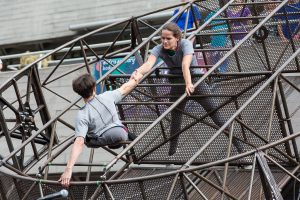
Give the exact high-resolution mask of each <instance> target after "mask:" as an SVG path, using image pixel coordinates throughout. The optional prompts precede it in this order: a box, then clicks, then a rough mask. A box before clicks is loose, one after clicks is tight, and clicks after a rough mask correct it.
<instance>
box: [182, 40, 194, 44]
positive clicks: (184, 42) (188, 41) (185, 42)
mask: <svg viewBox="0 0 300 200" xmlns="http://www.w3.org/2000/svg"><path fill="white" fill-rule="evenodd" d="M180 44H181V45H189V44H192V42H191V41H190V40H188V39H181V40H180Z"/></svg>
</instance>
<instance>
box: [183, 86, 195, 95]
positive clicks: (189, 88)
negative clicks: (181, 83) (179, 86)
mask: <svg viewBox="0 0 300 200" xmlns="http://www.w3.org/2000/svg"><path fill="white" fill-rule="evenodd" d="M194 91H195V88H194V85H193V84H192V83H189V84H186V86H185V92H186V93H187V95H188V96H191V94H192V93H193V92H194Z"/></svg>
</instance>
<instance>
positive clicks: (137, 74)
mask: <svg viewBox="0 0 300 200" xmlns="http://www.w3.org/2000/svg"><path fill="white" fill-rule="evenodd" d="M141 78H143V74H142V73H140V72H139V71H138V70H137V69H136V70H135V71H134V72H133V73H132V74H131V76H130V79H133V80H135V81H137V82H139V81H140V80H141Z"/></svg>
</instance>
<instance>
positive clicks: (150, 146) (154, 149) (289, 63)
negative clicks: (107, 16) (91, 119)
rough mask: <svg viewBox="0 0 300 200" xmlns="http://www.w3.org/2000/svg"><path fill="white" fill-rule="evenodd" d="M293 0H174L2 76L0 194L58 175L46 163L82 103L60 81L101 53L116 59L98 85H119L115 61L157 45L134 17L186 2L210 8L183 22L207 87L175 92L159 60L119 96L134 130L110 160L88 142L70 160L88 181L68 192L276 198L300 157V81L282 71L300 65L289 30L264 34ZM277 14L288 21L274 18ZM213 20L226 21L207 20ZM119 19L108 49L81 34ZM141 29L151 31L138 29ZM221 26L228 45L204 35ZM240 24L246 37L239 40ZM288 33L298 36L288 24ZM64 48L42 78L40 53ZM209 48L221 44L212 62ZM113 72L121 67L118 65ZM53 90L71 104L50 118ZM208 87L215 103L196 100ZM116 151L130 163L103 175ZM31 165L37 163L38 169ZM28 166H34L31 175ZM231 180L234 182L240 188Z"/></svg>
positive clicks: (25, 190) (46, 189)
mask: <svg viewBox="0 0 300 200" xmlns="http://www.w3.org/2000/svg"><path fill="white" fill-rule="evenodd" d="M288 3H289V1H288V0H282V1H255V0H252V1H245V2H243V3H236V2H235V0H230V1H228V2H227V3H226V4H225V3H224V2H223V1H219V2H217V1H215V2H212V1H210V2H206V1H191V2H188V3H183V4H178V5H174V6H171V7H168V8H164V9H160V10H157V11H154V12H151V13H148V14H145V15H142V16H138V17H132V18H128V19H126V20H123V21H120V22H116V23H114V24H111V25H108V26H105V27H103V28H100V29H97V30H94V31H92V32H90V33H88V34H86V35H83V36H81V37H79V38H77V39H74V40H72V41H70V42H68V43H66V44H64V45H62V46H61V47H58V48H57V49H55V50H54V51H52V52H50V53H48V54H46V55H45V56H43V57H42V58H40V59H38V60H37V61H36V62H34V63H32V64H30V65H28V66H27V67H25V68H24V69H22V70H21V71H20V72H19V73H17V74H16V75H14V76H13V77H11V78H10V79H9V80H7V81H6V82H5V83H3V84H2V85H1V87H0V107H1V109H0V142H1V141H5V144H6V145H7V147H6V148H7V152H4V153H5V154H3V155H1V156H2V157H3V158H2V159H1V160H0V193H1V195H0V199H1V200H2V199H4V200H6V199H34V198H38V197H39V196H43V195H46V194H49V193H51V192H55V191H58V190H59V189H60V188H61V186H60V185H59V183H58V182H57V181H53V180H50V179H49V173H50V170H51V167H53V166H61V165H64V164H65V163H59V162H57V161H56V160H57V158H58V157H59V156H60V155H62V154H63V153H64V152H65V150H66V149H67V148H68V147H69V146H70V145H72V142H73V138H74V136H73V132H74V127H73V126H72V122H70V121H69V120H68V116H69V115H72V113H71V111H72V110H74V109H75V110H76V109H79V108H80V99H79V98H74V97H67V96H64V93H63V92H59V91H56V90H55V83H56V82H58V81H60V80H61V79H68V78H69V77H70V76H71V75H72V74H75V75H76V73H83V72H87V73H91V69H90V65H92V64H94V63H96V62H99V61H102V62H106V63H108V64H109V65H111V69H110V70H109V71H108V72H107V73H106V74H105V75H103V76H102V77H101V78H100V79H99V80H98V81H97V84H99V85H100V86H101V88H102V91H103V90H104V88H107V89H110V88H116V87H119V86H120V85H121V84H122V83H124V82H125V81H126V80H128V78H129V76H130V75H128V74H124V72H122V70H121V69H120V66H121V64H122V63H124V62H125V61H126V60H127V59H129V58H131V57H132V56H134V57H135V59H136V60H138V61H139V63H142V62H143V61H145V60H146V59H147V57H148V55H149V51H150V49H151V48H152V46H153V45H156V44H158V42H157V40H158V39H159V37H158V36H159V33H160V31H161V29H162V27H160V28H158V29H155V28H154V27H152V26H150V25H149V24H147V22H146V21H144V20H142V19H141V18H142V17H144V16H146V15H151V14H154V13H158V12H161V11H165V10H171V9H174V8H176V7H180V11H179V12H178V13H177V14H176V15H174V16H173V17H172V18H170V19H169V20H168V21H167V22H166V23H168V22H171V21H174V20H176V19H177V17H180V16H181V15H182V13H183V12H185V11H187V13H189V12H194V11H193V9H190V8H191V6H197V7H198V8H200V9H201V10H206V11H207V12H210V11H214V14H213V16H212V17H211V18H210V19H208V20H206V21H205V22H204V23H203V24H202V25H201V26H199V25H198V24H195V28H193V29H192V30H187V29H186V28H185V30H184V31H183V34H184V37H187V36H188V39H193V38H194V37H195V41H196V45H195V46H196V48H195V52H199V53H200V54H201V55H202V56H203V63H202V64H199V66H191V67H192V68H204V69H207V72H206V73H205V74H201V75H195V77H194V79H193V80H194V81H195V82H194V86H195V88H197V87H200V86H201V84H204V83H207V84H208V85H210V86H212V87H213V91H214V92H213V93H211V92H210V91H209V90H207V91H205V92H204V93H203V94H197V95H192V96H190V97H188V96H187V94H185V93H183V94H182V93H178V94H170V87H182V86H184V85H183V82H182V83H180V82H179V83H172V82H170V80H171V79H176V78H177V79H178V77H179V76H177V75H170V74H165V73H164V72H165V70H166V67H164V66H163V63H162V62H160V63H158V64H156V65H155V67H153V68H152V70H151V71H150V72H148V73H147V74H146V75H145V76H144V77H143V79H142V80H141V82H140V83H139V85H138V86H137V87H136V88H135V89H134V91H132V92H131V93H130V94H129V95H128V96H127V97H125V98H124V100H123V101H122V102H121V103H120V104H118V109H119V113H120V117H121V119H122V121H123V123H124V124H126V125H127V126H128V128H129V129H130V130H134V131H135V133H136V134H137V135H138V137H137V138H136V139H135V140H134V141H133V142H131V143H130V144H128V145H126V146H125V147H124V149H123V150H122V151H121V152H120V153H115V152H114V151H112V150H111V149H109V148H107V147H102V148H103V149H104V150H106V151H107V152H109V153H111V155H112V157H113V158H112V160H111V162H109V163H108V164H103V163H94V162H93V158H94V157H95V151H96V150H95V149H91V151H90V157H89V159H88V162H87V163H77V164H76V165H75V166H85V167H86V168H87V176H86V180H85V181H75V182H72V185H71V187H70V188H69V192H70V199H124V198H130V199H153V198H161V199H257V198H261V197H262V196H263V195H264V197H265V198H266V199H270V198H273V199H283V194H282V192H280V191H283V189H284V188H285V187H287V185H288V184H289V183H290V182H291V180H294V181H297V182H299V178H298V170H299V166H300V165H299V164H300V163H299V161H300V160H299V159H300V158H299V152H298V148H297V144H296V139H295V138H296V137H298V136H299V134H300V133H295V132H294V130H293V126H292V123H291V120H290V114H289V113H290V112H289V110H288V106H287V102H286V97H285V95H284V88H283V85H282V82H283V81H284V82H285V83H287V84H289V85H290V86H291V87H292V88H294V89H295V90H296V91H298V92H300V89H299V88H298V87H297V86H296V85H295V84H293V83H292V82H290V81H289V80H288V79H286V78H285V77H284V76H283V73H293V72H299V70H300V65H299V52H300V48H299V46H300V44H299V41H296V40H294V39H293V38H292V37H291V39H290V41H289V42H286V43H283V42H280V41H278V40H277V39H276V38H272V37H271V36H270V37H269V36H268V35H266V34H267V32H266V29H268V27H269V26H274V24H275V25H277V24H279V25H280V24H286V25H289V24H290V23H293V22H291V21H289V18H288V17H289V16H290V15H297V14H298V15H299V13H300V11H299V10H298V11H299V12H296V13H287V12H286V11H285V13H284V14H279V13H278V11H280V10H282V9H283V10H284V8H285V6H289V5H288ZM263 5H274V6H273V7H272V9H271V10H269V12H267V13H266V14H264V15H261V14H259V12H258V7H259V6H263ZM246 6H248V7H250V8H251V11H252V16H248V17H237V18H230V17H228V16H227V12H228V10H229V9H232V8H235V7H241V8H242V9H245V7H246ZM190 10H191V11H190ZM193 16H195V13H193ZM282 16H284V17H285V20H283V21H277V22H273V21H272V19H277V18H278V17H279V18H280V17H282ZM280 19H281V18H280ZM241 20H246V21H249V22H251V23H247V25H245V26H244V27H243V31H240V30H236V27H235V26H233V25H232V24H233V22H234V21H241ZM298 23H299V22H298ZM220 24H221V25H224V24H225V25H227V27H228V28H227V29H226V30H223V29H213V27H214V26H216V25H220ZM116 26H121V27H123V29H122V31H120V33H119V34H118V35H117V36H116V38H115V40H114V41H112V43H111V45H110V46H109V47H108V48H107V49H106V50H104V51H102V50H99V49H96V48H92V47H91V46H90V45H89V44H88V42H87V41H88V40H89V38H93V37H97V34H99V33H101V32H102V31H107V30H109V29H110V28H112V27H116ZM298 26H299V25H298ZM141 28H143V29H141ZM145 29H148V30H147V31H144V32H142V31H141V30H145ZM127 30H130V33H128V32H127ZM220 35H221V36H222V35H226V36H227V37H228V45H227V46H226V47H219V48H212V47H211V46H209V45H207V44H208V42H209V40H210V39H211V37H213V36H220ZM237 35H243V36H244V37H243V38H242V39H240V40H239V41H236V40H235V39H234V38H235V36H237ZM290 35H293V33H291V31H290ZM253 36H254V39H253ZM127 37H130V40H131V43H130V44H129V45H127V44H125V43H124V44H123V43H122V42H120V41H121V39H122V38H127ZM143 38H146V39H143ZM117 43H119V44H120V43H122V45H116V44H117ZM76 45H79V46H80V48H81V51H82V57H83V59H84V63H83V64H81V65H78V66H72V67H70V68H66V67H62V65H63V63H64V59H65V58H66V57H67V56H68V55H69V54H70V53H71V51H72V49H73V48H74V47H75V46H76ZM66 48H68V51H66V53H65V54H64V55H63V57H62V59H61V60H60V62H59V63H58V64H57V65H56V66H55V67H54V68H53V69H52V70H50V71H49V73H48V75H47V76H46V77H44V76H43V77H42V76H41V74H40V73H39V71H38V70H37V63H38V62H40V61H41V60H43V59H46V58H47V57H48V56H50V55H52V54H55V53H57V52H59V51H61V50H62V49H66ZM212 52H223V54H222V57H221V58H220V59H218V60H216V61H215V62H214V63H210V62H211V59H212ZM124 53H125V55H126V56H124V58H123V59H122V61H121V62H119V63H118V64H116V65H113V64H111V63H110V61H109V59H110V58H112V57H117V56H120V55H124ZM99 55H101V56H99ZM91 56H92V57H94V59H93V60H88V59H87V57H91ZM225 62H226V63H228V71H227V72H225V73H220V72H218V68H219V67H220V66H221V65H222V64H224V63H225ZM115 71H118V72H119V73H120V75H113V74H112V73H113V72H115ZM24 82H25V84H24ZM48 94H52V95H54V96H56V97H57V98H59V99H61V100H62V101H64V102H65V105H66V107H64V108H63V109H61V110H62V111H61V112H60V113H58V114H57V115H56V116H54V117H52V116H51V115H50V110H51V109H50V108H49V104H48V103H47V98H48ZM12 97H14V98H12ZM205 98H206V99H209V100H210V101H214V102H215V103H216V104H217V106H216V107H215V108H214V109H213V110H210V111H206V110H205V109H203V107H202V105H200V104H198V103H197V100H199V99H205ZM170 99H176V100H175V101H170ZM184 101H186V102H187V104H186V105H187V106H186V107H185V108H183V109H182V108H181V107H180V106H179V105H180V104H181V103H182V102H184ZM174 110H176V111H177V112H179V113H181V116H182V120H181V121H178V123H180V124H181V130H180V131H179V132H176V133H175V134H174V133H173V134H172V135H171V134H170V133H169V130H170V124H171V122H170V121H171V114H172V112H173V111H174ZM137 113H138V114H137ZM216 113H222V115H223V118H224V123H223V125H222V126H218V125H216V124H214V122H213V120H212V117H211V116H212V115H214V114H216ZM61 126H64V127H66V128H68V129H69V130H70V133H69V135H67V136H66V135H62V134H61V133H60V129H59V128H58V127H61ZM175 138H177V139H178V142H179V144H180V145H179V146H178V148H177V152H176V153H175V154H174V155H173V156H168V155H167V153H166V152H167V150H166V149H167V146H168V144H169V142H170V141H172V140H174V139H175ZM236 142H238V143H239V144H240V145H242V151H241V150H238V148H237V147H236ZM1 154H2V153H1ZM119 161H123V162H124V163H125V164H124V165H123V166H122V167H121V168H120V169H119V170H118V171H116V172H115V173H114V174H113V175H112V176H108V173H109V172H110V171H111V169H112V167H113V166H114V165H115V164H116V163H117V162H119ZM132 164H159V165H161V166H162V165H165V164H176V165H177V167H176V168H175V167H174V168H172V167H168V168H164V167H160V168H159V167H158V168H155V167H150V168H134V167H132ZM178 165H179V167H178ZM245 165H251V166H252V170H247V169H242V168H240V167H241V166H242V167H243V166H245ZM99 166H101V167H104V171H103V176H101V177H99V178H98V179H97V180H92V179H93V177H92V176H91V174H92V168H94V167H99ZM37 167H38V170H36V169H35V168H37ZM32 171H35V172H36V174H37V177H35V178H32V177H31V176H30V175H31V174H32ZM245 178H246V179H247V180H248V181H245V180H244V179H245ZM7 183H9V184H8V185H9V186H8V185H7ZM238 184H240V186H241V187H237V185H238Z"/></svg>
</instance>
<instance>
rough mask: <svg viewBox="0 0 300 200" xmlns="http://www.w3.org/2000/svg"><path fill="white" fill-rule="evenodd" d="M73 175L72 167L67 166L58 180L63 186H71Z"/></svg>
mask: <svg viewBox="0 0 300 200" xmlns="http://www.w3.org/2000/svg"><path fill="white" fill-rule="evenodd" d="M71 176H72V169H71V168H67V167H66V169H65V172H64V173H63V174H62V175H61V176H60V179H59V180H58V182H61V185H62V186H63V187H69V185H70V180H71Z"/></svg>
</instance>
